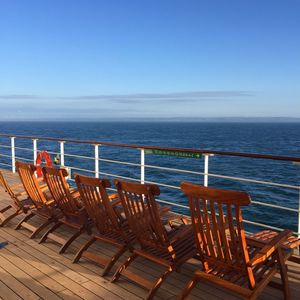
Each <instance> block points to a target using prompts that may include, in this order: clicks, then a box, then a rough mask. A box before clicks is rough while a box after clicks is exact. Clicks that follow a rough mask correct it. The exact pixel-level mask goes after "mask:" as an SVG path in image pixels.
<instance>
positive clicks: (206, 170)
mask: <svg viewBox="0 0 300 300" xmlns="http://www.w3.org/2000/svg"><path fill="white" fill-rule="evenodd" d="M203 156H204V177H203V185H204V186H208V160H209V154H203Z"/></svg>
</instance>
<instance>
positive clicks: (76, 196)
mask: <svg viewBox="0 0 300 300" xmlns="http://www.w3.org/2000/svg"><path fill="white" fill-rule="evenodd" d="M71 195H72V197H73V198H80V193H79V191H77V190H74V191H71Z"/></svg>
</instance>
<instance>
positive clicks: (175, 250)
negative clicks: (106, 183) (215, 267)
mask: <svg viewBox="0 0 300 300" xmlns="http://www.w3.org/2000/svg"><path fill="white" fill-rule="evenodd" d="M115 185H116V187H117V190H118V193H119V197H120V199H121V201H122V205H123V206H124V212H125V215H126V218H127V220H128V224H129V227H130V229H131V230H132V232H133V233H134V234H135V236H136V238H137V241H138V243H139V246H140V247H139V249H134V250H133V254H132V255H131V256H130V257H129V258H128V259H127V261H126V262H125V263H124V264H123V265H121V267H120V268H119V269H118V270H117V272H116V273H115V275H114V277H113V278H112V281H113V282H114V281H116V280H118V278H119V277H120V275H123V276H125V277H127V278H128V279H130V280H132V281H134V282H136V283H137V284H139V285H141V286H143V287H144V288H146V289H148V290H149V292H148V295H147V297H146V298H147V299H152V298H153V296H154V294H155V292H156V291H157V289H158V288H159V287H160V285H161V284H162V283H163V282H164V281H165V279H166V278H167V276H168V275H169V274H171V273H172V272H173V271H175V270H176V271H178V270H179V267H180V266H181V265H182V264H183V263H184V262H186V261H187V260H188V259H190V258H192V257H193V256H194V255H195V248H194V237H193V234H192V227H191V225H181V226H179V227H177V228H171V229H170V231H167V229H166V227H165V226H164V224H163V222H162V220H161V215H160V213H159V209H158V204H157V202H156V200H155V196H158V195H159V194H160V190H159V187H158V186H157V185H150V184H137V183H129V182H124V181H118V180H115ZM137 257H143V258H145V259H147V260H149V261H151V262H153V263H155V264H158V265H160V266H161V267H163V268H164V271H163V273H162V274H161V275H160V276H159V278H156V279H155V280H154V281H153V282H152V281H149V280H148V279H146V278H143V277H141V276H139V275H138V274H135V273H134V272H133V271H130V270H128V269H127V268H128V266H129V265H130V264H131V263H132V262H133V261H134V260H135V259H136V258H137Z"/></svg>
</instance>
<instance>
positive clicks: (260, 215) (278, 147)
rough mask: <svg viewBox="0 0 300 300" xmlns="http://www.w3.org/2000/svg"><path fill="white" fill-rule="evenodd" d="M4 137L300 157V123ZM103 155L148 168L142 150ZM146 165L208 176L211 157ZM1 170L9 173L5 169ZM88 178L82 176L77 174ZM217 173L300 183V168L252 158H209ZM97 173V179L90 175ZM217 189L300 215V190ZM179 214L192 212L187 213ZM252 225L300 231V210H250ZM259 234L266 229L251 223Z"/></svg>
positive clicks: (11, 130) (19, 125)
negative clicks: (143, 163) (205, 162)
mask: <svg viewBox="0 0 300 300" xmlns="http://www.w3.org/2000/svg"><path fill="white" fill-rule="evenodd" d="M0 133H6V134H14V135H30V136H43V137H57V138H66V139H67V138H68V139H78V140H98V141H107V142H115V143H127V144H138V145H159V146H167V147H178V148H194V149H211V150H223V151H231V152H235V151H236V152H247V153H260V154H271V155H283V156H294V157H300V123H179V122H178V123H175V122H174V123H169V122H165V123H134V122H132V123H126V122H114V123H100V122H99V123H97V122H91V123H88V122H86V123H75V122H68V123H55V122H53V123H51V122H34V123H30V122H14V123H6V122H2V123H1V122H0ZM9 143H10V141H9V139H8V138H6V137H0V145H9ZM16 146H17V147H25V148H27V147H28V148H32V141H31V140H26V139H17V140H16ZM38 149H39V150H48V151H52V152H58V151H59V145H58V143H56V142H46V141H38ZM93 151H94V149H93V147H92V146H90V145H84V144H75V143H67V144H66V145H65V153H66V154H79V155H83V156H93V155H94V153H93ZM1 154H2V155H3V154H4V155H9V154H10V150H9V149H7V148H0V163H8V162H9V158H7V157H5V156H1ZM16 156H17V157H24V158H27V159H31V158H32V152H30V151H25V150H21V149H17V152H16ZM100 157H101V158H104V159H105V158H106V159H116V160H120V161H129V162H133V163H139V162H140V152H139V151H138V150H136V149H127V148H120V147H108V146H101V147H100ZM145 160H146V164H148V165H156V166H164V167H170V168H179V169H185V170H191V171H196V172H203V159H193V158H178V157H170V156H160V155H151V154H148V155H146V158H145ZM65 165H70V166H73V167H77V168H86V169H89V170H93V169H94V161H93V160H88V159H79V158H74V157H68V156H66V157H65ZM0 167H4V166H3V165H2V166H1V165H0ZM100 171H101V172H103V173H105V174H106V175H103V174H102V175H101V176H103V177H108V178H109V179H111V180H113V176H109V175H107V174H112V175H113V174H115V175H121V176H127V177H133V178H137V179H139V177H140V169H139V167H134V166H123V165H120V164H113V163H110V162H103V161H101V162H100ZM74 172H77V173H82V172H79V171H75V170H74V171H73V173H74ZM209 173H212V174H220V175H226V176H237V177H242V178H250V179H256V180H264V181H271V182H276V183H283V184H289V185H298V186H299V185H300V165H299V164H298V165H296V164H293V163H292V162H281V161H271V160H265V159H249V158H239V157H231V156H220V155H215V156H213V157H210V159H209ZM85 174H87V175H88V174H90V175H93V174H92V173H85ZM145 178H146V180H148V181H152V182H160V183H163V184H167V185H174V186H179V185H180V182H182V181H190V182H194V183H199V184H202V183H203V176H202V175H194V174H185V173H175V172H171V171H162V170H156V169H150V168H146V173H145ZM209 185H210V186H215V187H219V188H225V189H233V190H240V191H246V192H248V193H249V194H250V196H251V198H252V200H253V201H261V202H265V203H269V204H277V205H280V206H282V205H284V206H286V207H290V208H294V209H298V206H299V190H296V189H288V188H283V187H275V186H269V185H260V184H257V183H247V182H243V181H234V180H230V179H224V178H216V177H212V176H211V177H209ZM160 199H163V200H167V201H173V202H175V203H179V204H187V200H186V199H185V197H184V196H183V195H182V193H181V191H180V190H174V189H170V188H167V187H161V196H160ZM175 210H177V211H179V212H183V213H188V212H187V211H186V210H184V209H181V208H176V209H175ZM243 216H244V218H245V219H247V220H251V221H256V222H262V223H265V224H268V225H271V226H277V227H281V228H289V229H292V230H294V231H297V224H298V215H297V212H291V211H283V210H279V209H277V208H271V207H265V206H261V205H258V204H251V205H250V206H248V207H245V208H244V209H243ZM246 229H248V230H251V231H256V230H261V228H260V227H257V226H252V225H251V226H250V225H247V227H246Z"/></svg>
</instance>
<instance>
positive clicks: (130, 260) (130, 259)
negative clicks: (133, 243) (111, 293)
mask: <svg viewBox="0 0 300 300" xmlns="http://www.w3.org/2000/svg"><path fill="white" fill-rule="evenodd" d="M136 257H137V255H136V254H135V253H133V254H132V255H131V256H129V257H128V258H127V260H126V261H125V263H124V264H123V265H121V266H120V267H119V269H118V270H117V271H116V272H115V274H114V276H113V277H112V279H111V282H115V281H117V280H118V279H119V277H120V276H121V273H122V271H124V270H125V269H126V268H127V267H128V266H129V265H130V264H131V263H132V262H133V260H134V259H135V258H136Z"/></svg>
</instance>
